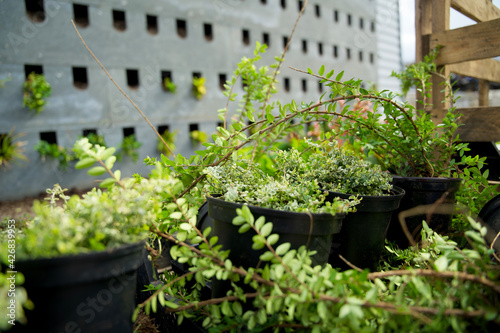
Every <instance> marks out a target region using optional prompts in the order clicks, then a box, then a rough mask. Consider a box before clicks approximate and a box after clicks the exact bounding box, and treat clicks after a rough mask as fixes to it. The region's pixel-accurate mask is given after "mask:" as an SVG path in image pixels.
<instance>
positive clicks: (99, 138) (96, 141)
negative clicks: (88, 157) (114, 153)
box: [85, 133, 107, 147]
mask: <svg viewBox="0 0 500 333" xmlns="http://www.w3.org/2000/svg"><path fill="white" fill-rule="evenodd" d="M85 137H86V138H87V139H89V143H91V144H93V145H99V146H101V147H107V145H106V141H105V140H104V135H101V134H96V133H88V134H87V135H86V136H85Z"/></svg>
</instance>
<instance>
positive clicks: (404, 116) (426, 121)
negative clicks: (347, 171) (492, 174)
mask: <svg viewBox="0 0 500 333" xmlns="http://www.w3.org/2000/svg"><path fill="white" fill-rule="evenodd" d="M436 55H437V50H435V51H434V52H432V53H431V54H430V55H428V56H427V57H425V59H424V61H422V62H420V63H418V64H414V65H410V66H408V67H407V68H406V70H405V71H403V72H402V73H401V74H393V75H395V76H397V77H399V78H400V79H401V80H402V82H403V87H404V89H405V90H407V89H409V87H410V86H416V87H417V89H418V91H419V92H420V93H421V94H422V96H426V95H427V94H428V93H429V90H430V89H431V83H430V78H431V76H432V75H440V74H439V73H438V72H437V71H436V66H435V64H433V62H432V61H433V60H434V58H435V57H436ZM308 72H309V74H310V75H314V76H316V77H318V78H320V79H321V82H323V83H326V84H325V85H326V86H329V87H330V88H331V93H330V95H329V98H328V99H327V100H325V101H320V102H319V103H316V104H314V107H316V109H315V110H314V111H313V112H309V114H310V115H316V116H317V117H320V118H322V119H323V120H325V121H327V122H329V123H333V124H335V128H336V131H337V133H338V134H339V135H342V136H343V137H345V138H347V140H351V141H352V139H353V138H355V139H357V140H359V141H360V145H361V147H362V149H363V152H364V153H365V154H367V155H368V154H369V153H371V154H372V156H376V157H377V159H378V163H380V164H381V165H382V167H383V169H384V170H389V171H390V172H391V173H393V184H394V185H397V186H399V187H401V188H403V189H404V190H405V192H406V195H405V197H404V198H403V200H402V202H401V205H400V209H399V210H398V211H396V212H395V214H394V218H393V221H394V222H395V223H391V227H390V230H389V237H390V238H391V239H393V240H394V239H397V240H398V243H399V245H401V246H405V245H407V244H408V242H407V241H406V242H405V240H406V236H404V234H403V237H404V239H401V238H400V237H395V236H394V235H393V229H394V228H396V229H399V230H401V229H400V227H399V223H398V222H397V221H398V213H399V211H401V210H407V209H409V208H412V207H415V206H417V205H427V204H433V203H435V202H436V201H438V200H439V203H453V202H454V198H455V193H456V192H457V191H458V189H459V186H460V183H461V179H460V178H458V177H454V175H456V174H457V170H458V169H459V166H460V165H464V164H467V163H466V159H465V157H463V158H461V159H460V160H457V159H456V156H463V152H464V151H465V150H466V149H467V144H466V143H462V142H460V141H459V138H458V135H457V133H456V129H457V128H458V126H459V125H460V124H459V119H460V114H458V113H457V112H456V111H455V107H454V102H455V100H456V98H454V97H453V94H452V93H451V92H450V95H449V96H448V97H447V98H448V99H449V102H450V105H451V106H450V108H449V109H448V110H447V113H446V114H445V116H444V118H443V119H442V121H441V123H439V124H435V123H434V121H433V119H432V116H431V114H430V113H429V112H428V111H427V110H428V108H429V106H428V105H427V104H425V100H424V104H423V105H422V106H421V107H420V108H416V107H415V106H413V105H411V104H410V103H408V102H405V103H402V102H399V101H398V100H397V96H396V95H395V94H394V93H392V92H389V91H382V92H377V91H375V90H369V89H367V88H364V86H363V84H362V81H361V80H355V79H351V80H347V81H343V82H341V79H342V76H343V72H341V73H339V74H338V75H337V76H336V77H335V79H333V78H332V76H333V74H334V72H333V71H331V72H329V73H325V68H324V67H322V68H320V70H319V72H318V75H316V74H313V72H312V71H311V70H308ZM352 101H369V102H371V103H372V107H371V108H369V109H367V108H361V109H360V108H351V107H350V102H352ZM318 107H321V108H322V109H317V108H318ZM429 215H432V217H430V216H425V215H418V216H416V217H413V218H411V219H409V220H407V221H406V222H407V224H408V229H409V230H410V231H411V232H414V233H415V234H414V235H418V234H419V232H418V231H419V230H420V226H421V222H422V219H427V222H428V223H429V225H430V226H431V227H432V228H436V229H437V230H439V229H441V230H442V231H446V229H447V227H448V225H449V223H450V220H451V217H450V215H447V216H445V217H443V215H438V214H429ZM396 233H398V232H396Z"/></svg>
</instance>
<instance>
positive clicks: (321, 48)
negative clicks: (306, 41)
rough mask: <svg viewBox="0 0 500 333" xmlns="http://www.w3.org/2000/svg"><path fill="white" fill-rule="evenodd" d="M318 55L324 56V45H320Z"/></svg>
mask: <svg viewBox="0 0 500 333" xmlns="http://www.w3.org/2000/svg"><path fill="white" fill-rule="evenodd" d="M318 53H319V55H323V43H321V42H319V43H318Z"/></svg>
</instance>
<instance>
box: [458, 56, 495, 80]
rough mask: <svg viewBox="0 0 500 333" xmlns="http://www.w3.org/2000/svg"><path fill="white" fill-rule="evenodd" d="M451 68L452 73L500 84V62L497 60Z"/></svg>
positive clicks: (483, 60)
mask: <svg viewBox="0 0 500 333" xmlns="http://www.w3.org/2000/svg"><path fill="white" fill-rule="evenodd" d="M449 68H450V72H451V73H455V74H459V75H463V76H469V77H474V78H477V79H480V80H487V81H490V82H499V83H500V61H498V60H495V59H481V60H473V61H466V62H460V63H457V64H451V65H449Z"/></svg>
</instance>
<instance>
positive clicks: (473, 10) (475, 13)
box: [451, 0, 500, 22]
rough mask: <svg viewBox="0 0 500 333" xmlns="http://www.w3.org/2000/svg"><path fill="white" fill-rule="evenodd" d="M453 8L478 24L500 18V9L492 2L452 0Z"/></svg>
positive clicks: (487, 0)
mask: <svg viewBox="0 0 500 333" xmlns="http://www.w3.org/2000/svg"><path fill="white" fill-rule="evenodd" d="M451 7H452V8H453V9H455V10H456V11H458V12H460V13H462V14H463V15H465V16H467V17H468V18H470V19H472V20H474V21H476V22H485V21H491V20H495V19H497V18H500V9H499V8H498V7H497V6H495V5H494V4H492V3H491V1H490V0H474V1H471V0H451Z"/></svg>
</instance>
